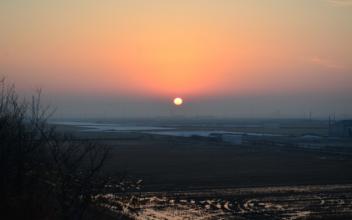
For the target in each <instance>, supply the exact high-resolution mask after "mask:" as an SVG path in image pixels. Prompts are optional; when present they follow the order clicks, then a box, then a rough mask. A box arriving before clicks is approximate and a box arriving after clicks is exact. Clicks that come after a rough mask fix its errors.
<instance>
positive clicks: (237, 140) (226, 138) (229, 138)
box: [221, 134, 242, 144]
mask: <svg viewBox="0 0 352 220" xmlns="http://www.w3.org/2000/svg"><path fill="white" fill-rule="evenodd" d="M221 138H222V141H223V142H227V143H231V144H242V135H234V134H223V135H222V136H221Z"/></svg>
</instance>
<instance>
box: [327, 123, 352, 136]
mask: <svg viewBox="0 0 352 220" xmlns="http://www.w3.org/2000/svg"><path fill="white" fill-rule="evenodd" d="M329 133H330V136H335V137H352V120H343V121H338V122H336V123H334V124H332V125H330V129H329Z"/></svg>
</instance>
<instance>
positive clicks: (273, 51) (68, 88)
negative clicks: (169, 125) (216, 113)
mask: <svg viewBox="0 0 352 220" xmlns="http://www.w3.org/2000/svg"><path fill="white" fill-rule="evenodd" d="M350 2H351V1H338V0H310V1H306V0H268V1H262V0H251V1H247V0H239V1H232V0H216V1H215V0H194V1H189V0H188V1H186V0H179V1H164V0H150V1H147V0H139V1H138V0H128V1H127V0H126V1H122V0H120V1H93V0H73V1H71V0H70V1H68V0H67V1H44V0H43V1H40V0H33V1H20V0H13V1H1V3H0V27H1V35H0V52H1V53H0V71H1V73H2V74H3V75H5V76H7V77H8V78H9V79H10V80H12V81H14V82H16V84H17V85H18V87H19V88H20V89H22V90H28V89H31V88H33V87H43V88H44V89H45V90H47V91H48V92H49V93H52V94H56V95H60V94H61V95H68V94H72V93H73V94H80V95H87V96H89V95H109V96H114V95H116V96H125V95H126V96H137V97H138V96H150V97H161V98H165V97H174V96H184V97H193V98H194V97H208V96H241V95H258V94H268V95H270V94H301V93H311V92H315V93H324V92H325V93H331V92H336V93H341V92H346V91H348V92H350V91H351V92H352V89H351V86H350V85H351V84H352V76H351V70H352V44H351V39H352V25H351V22H352V5H351V4H350Z"/></svg>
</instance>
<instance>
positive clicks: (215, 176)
mask: <svg viewBox="0 0 352 220" xmlns="http://www.w3.org/2000/svg"><path fill="white" fill-rule="evenodd" d="M87 137H89V138H91V139H94V140H95V142H97V143H100V144H102V145H108V146H110V147H111V154H110V157H109V160H108V162H107V164H106V167H105V170H104V172H107V173H115V172H120V173H121V172H125V173H126V174H128V176H129V177H131V178H134V179H141V180H143V187H142V189H141V192H138V197H139V198H138V204H139V205H140V207H139V209H140V212H139V215H137V216H134V217H135V218H137V219H221V218H222V219H263V220H266V219H268V220H269V219H352V186H351V184H352V171H351V167H352V156H351V155H352V154H351V153H352V150H350V149H349V142H347V143H344V144H343V148H341V149H343V150H342V151H339V150H336V149H334V148H331V149H333V150H326V149H327V148H324V150H322V149H323V148H305V147H301V146H300V145H290V144H273V143H271V144H270V142H263V143H251V142H245V143H243V144H241V145H232V144H227V143H223V142H216V141H209V140H206V139H195V138H183V137H168V136H159V135H148V134H140V133H124V134H123V135H121V134H116V133H109V134H97V133H96V134H92V133H91V134H89V135H88V136H87V134H83V133H82V134H81V136H79V138H80V139H82V138H83V139H85V138H87ZM323 145H324V144H322V146H323ZM330 145H331V143H330ZM351 147H352V146H351ZM128 198H130V196H129V197H128ZM110 199H112V201H113V200H114V198H110ZM115 199H116V198H115ZM122 200H123V199H122ZM126 201H128V202H126ZM129 201H130V200H125V201H119V202H122V203H124V202H125V203H126V204H129V205H130V202H129Z"/></svg>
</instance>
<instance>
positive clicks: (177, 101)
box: [174, 98, 183, 106]
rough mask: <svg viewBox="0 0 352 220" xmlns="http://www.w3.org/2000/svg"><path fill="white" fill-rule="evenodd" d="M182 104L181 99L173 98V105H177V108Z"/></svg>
mask: <svg viewBox="0 0 352 220" xmlns="http://www.w3.org/2000/svg"><path fill="white" fill-rule="evenodd" d="M182 103H183V100H182V99H181V98H175V99H174V104H175V105H177V106H180V105H182Z"/></svg>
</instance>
